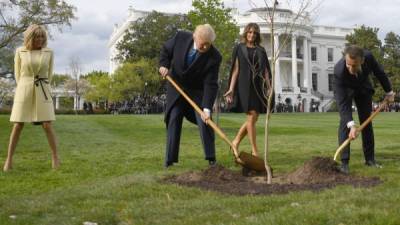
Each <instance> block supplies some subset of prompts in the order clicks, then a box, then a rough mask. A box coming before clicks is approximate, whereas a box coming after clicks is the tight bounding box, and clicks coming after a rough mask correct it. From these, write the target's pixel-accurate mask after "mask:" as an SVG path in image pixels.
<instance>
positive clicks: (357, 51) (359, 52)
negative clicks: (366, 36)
mask: <svg viewBox="0 0 400 225" xmlns="http://www.w3.org/2000/svg"><path fill="white" fill-rule="evenodd" d="M343 55H345V56H346V55H348V56H349V57H350V58H351V59H357V58H359V59H363V58H364V49H363V48H361V47H360V46H358V45H349V46H346V48H345V49H344V52H343Z"/></svg>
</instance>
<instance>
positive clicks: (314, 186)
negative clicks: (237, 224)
mask: <svg viewBox="0 0 400 225" xmlns="http://www.w3.org/2000/svg"><path fill="white" fill-rule="evenodd" d="M163 182H166V183H174V184H178V185H184V186H189V187H199V188H202V189H206V190H211V191H217V192H220V193H225V194H234V195H247V194H251V195H268V194H285V193H288V192H291V191H304V190H311V191H319V190H322V189H325V188H333V187H335V186H336V185H353V186H354V187H370V186H375V185H378V184H380V183H381V181H380V179H379V178H377V177H359V176H352V175H345V174H342V173H340V172H339V170H338V169H337V164H336V162H335V161H333V160H332V159H329V158H322V157H313V158H312V159H311V160H310V161H307V162H305V163H304V165H303V166H302V167H300V168H298V169H296V170H294V171H293V172H291V173H288V174H285V175H281V176H276V177H274V178H273V183H272V184H267V183H266V181H265V177H264V176H252V177H245V176H243V175H242V172H241V171H232V170H229V169H226V168H224V167H223V166H220V165H216V166H212V167H209V168H207V169H205V170H202V171H194V172H193V171H191V172H186V173H183V174H179V175H173V176H170V177H166V178H164V179H163Z"/></svg>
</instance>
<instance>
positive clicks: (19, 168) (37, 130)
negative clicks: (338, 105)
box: [0, 113, 400, 225]
mask: <svg viewBox="0 0 400 225" xmlns="http://www.w3.org/2000/svg"><path fill="white" fill-rule="evenodd" d="M264 118H265V117H260V120H259V122H258V143H259V147H260V149H262V146H263V144H262V137H263V128H262V127H263V123H264ZM8 119H9V116H5V115H2V116H0V128H1V129H0V161H1V167H2V164H3V162H4V159H5V157H6V149H7V144H8V137H9V133H10V129H11V124H10V123H9V122H8ZM338 119H339V118H338V114H337V113H332V114H322V113H321V114H277V115H273V117H272V123H271V150H270V151H271V154H270V158H271V162H270V163H271V165H272V166H273V167H274V172H276V173H284V172H288V171H290V170H293V169H295V168H297V167H299V166H300V165H302V164H303V163H304V162H305V161H306V160H309V159H310V158H311V157H312V156H327V157H333V154H334V152H335V150H336V148H337V125H338ZM243 120H244V116H243V114H223V115H221V117H220V125H221V127H222V128H223V130H225V131H226V132H227V134H228V136H229V137H231V138H233V136H234V134H235V132H236V131H237V129H238V128H239V126H240V124H241V123H242V121H243ZM54 126H55V130H56V133H57V137H58V139H59V147H60V158H61V162H62V164H61V168H60V169H59V170H57V171H52V170H51V169H50V168H51V162H50V150H49V147H48V145H47V140H46V138H45V135H44V132H43V131H42V129H41V127H39V126H32V125H30V124H27V125H26V126H25V128H24V130H23V134H22V136H21V141H20V143H19V145H18V147H17V151H16V154H15V158H14V169H13V170H12V171H10V172H7V173H4V172H0V224H1V225H7V224H10V225H11V224H12V225H14V224H22V225H33V224H40V225H46V224H49V225H50V224H51V225H62V224H68V225H69V224H83V222H84V221H92V222H97V223H98V224H107V225H109V224H121V225H125V224H149V225H153V224H174V225H175V224H185V225H186V224H187V225H189V224H190V225H191V224H243V225H247V224H274V225H275V224H332V225H337V224H363V225H364V224H385V225H387V224H400V204H399V202H400V161H399V159H400V138H399V134H400V130H399V127H400V113H382V114H381V115H379V116H378V117H377V118H376V120H375V122H374V128H375V139H376V158H377V160H378V161H379V162H381V163H382V164H383V165H384V168H383V169H371V168H366V167H365V166H364V165H363V156H362V153H361V152H362V150H361V146H360V140H357V141H355V142H354V143H353V144H352V147H353V148H352V149H353V152H352V160H351V161H350V169H351V173H353V174H359V175H366V176H379V177H380V178H381V179H382V180H383V181H384V183H383V184H382V185H379V186H376V187H373V188H354V187H352V186H339V187H336V188H334V189H328V190H324V191H321V192H318V193H314V192H295V193H290V194H287V195H272V196H230V195H222V194H219V193H215V192H209V191H203V190H199V189H196V188H188V187H181V186H177V185H167V184H161V183H160V182H159V180H160V178H162V177H164V176H166V175H171V174H178V173H183V172H185V171H189V170H201V169H203V168H206V167H207V166H208V164H207V161H205V160H203V157H204V156H203V151H202V148H201V144H200V140H199V137H198V130H197V127H195V126H193V125H191V124H189V123H187V122H186V123H185V124H184V128H183V136H182V140H181V152H180V153H181V154H180V162H179V164H177V165H176V166H173V167H172V168H171V169H168V170H165V169H164V168H163V161H164V154H165V152H164V151H165V150H164V149H165V127H164V123H163V117H162V116H161V115H150V116H138V115H124V116H112V115H104V116H73V115H72V116H58V117H57V121H56V122H55V123H54ZM241 150H247V151H249V150H250V146H249V142H248V141H247V139H245V141H244V142H243V144H242V145H241ZM217 159H218V162H219V163H220V164H222V165H223V166H225V167H228V168H231V169H234V170H239V167H237V166H235V165H234V163H233V159H232V156H231V153H230V151H229V148H228V147H227V145H226V144H225V143H224V142H223V141H221V139H219V138H217ZM10 216H13V217H14V219H12V218H10Z"/></svg>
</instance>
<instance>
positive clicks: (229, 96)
mask: <svg viewBox="0 0 400 225" xmlns="http://www.w3.org/2000/svg"><path fill="white" fill-rule="evenodd" d="M224 97H225V101H226V103H228V104H231V103H232V102H233V91H232V90H231V89H229V90H228V91H227V92H226V93H225V94H224Z"/></svg>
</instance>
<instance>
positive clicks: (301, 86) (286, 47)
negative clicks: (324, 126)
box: [108, 8, 353, 112]
mask: <svg viewBox="0 0 400 225" xmlns="http://www.w3.org/2000/svg"><path fill="white" fill-rule="evenodd" d="M149 13H150V12H144V11H138V10H135V9H133V8H129V16H128V19H127V20H126V21H125V22H124V23H123V24H122V25H120V26H118V25H115V27H114V32H113V33H112V35H111V37H110V41H109V46H108V47H109V52H110V71H109V72H110V73H113V72H114V71H115V69H116V68H117V67H118V63H117V62H115V61H114V60H113V58H114V57H115V55H116V54H117V50H116V44H117V43H118V41H119V40H121V39H122V37H123V34H124V32H125V31H126V30H127V29H128V27H129V24H130V23H132V22H133V21H136V20H137V19H138V18H141V17H144V16H147V15H148V14H149ZM275 13H276V14H275V15H276V16H275V21H274V22H275V29H274V35H273V37H272V35H271V33H272V32H271V27H270V23H268V22H267V19H265V18H267V15H266V14H267V10H266V9H265V8H256V9H252V10H250V11H247V12H245V13H243V14H236V15H234V17H235V20H236V21H237V24H238V26H239V28H240V33H242V32H243V29H244V27H245V26H246V25H247V24H248V23H250V22H255V23H257V24H258V25H259V26H260V29H261V36H262V40H263V41H262V45H263V46H264V48H265V49H266V50H267V54H268V56H269V57H270V58H271V53H272V46H271V38H274V45H275V46H274V47H275V52H277V50H278V49H279V56H278V57H277V60H276V64H275V65H276V77H275V93H276V94H275V98H276V99H275V102H276V103H282V104H286V105H291V106H295V107H294V108H297V110H301V111H304V112H309V111H317V110H318V111H320V112H321V111H326V110H328V109H329V106H330V104H331V103H332V102H333V67H334V65H335V63H336V62H337V61H338V60H339V59H340V58H341V57H342V51H343V49H344V46H345V42H346V41H345V36H346V35H347V34H350V33H351V32H352V30H353V29H350V28H341V27H332V26H317V25H313V24H312V23H311V20H310V18H309V16H308V15H305V16H302V17H299V18H298V19H296V21H295V22H294V23H293V22H292V21H293V18H294V17H295V16H296V15H295V14H294V13H293V12H292V11H290V10H287V9H283V8H278V9H277V11H276V12H275ZM289 23H290V24H293V26H292V28H291V29H290V30H288V28H287V27H288V24H289ZM300 103H301V104H300Z"/></svg>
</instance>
